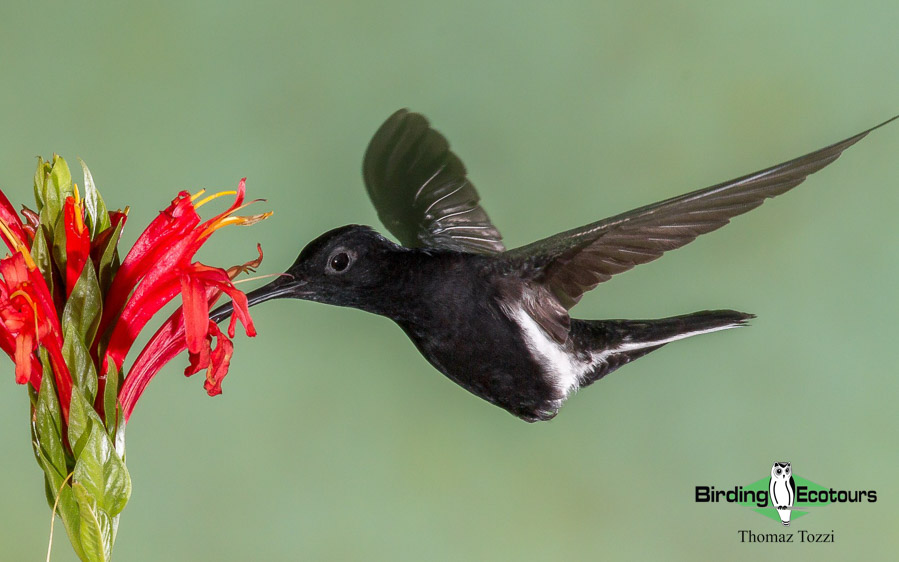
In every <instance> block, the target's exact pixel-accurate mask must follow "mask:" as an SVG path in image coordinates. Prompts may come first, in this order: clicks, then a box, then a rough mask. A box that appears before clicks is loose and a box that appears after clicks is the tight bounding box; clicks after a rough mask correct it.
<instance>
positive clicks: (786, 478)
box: [768, 462, 796, 527]
mask: <svg viewBox="0 0 899 562" xmlns="http://www.w3.org/2000/svg"><path fill="white" fill-rule="evenodd" d="M768 493H769V498H770V501H771V505H773V506H774V507H776V508H777V513H778V515H780V521H781V523H783V524H784V527H788V526H789V525H790V513H791V512H790V510H791V509H792V507H793V499H794V498H795V497H796V483H795V482H793V474H792V471H791V470H790V463H788V462H776V463H774V466H773V467H771V481H770V482H769V483H768Z"/></svg>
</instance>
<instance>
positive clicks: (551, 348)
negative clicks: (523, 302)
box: [507, 306, 596, 397]
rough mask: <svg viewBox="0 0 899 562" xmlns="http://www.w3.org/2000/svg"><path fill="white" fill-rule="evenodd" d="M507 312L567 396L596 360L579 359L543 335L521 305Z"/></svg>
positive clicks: (529, 346) (537, 357) (529, 347)
mask: <svg viewBox="0 0 899 562" xmlns="http://www.w3.org/2000/svg"><path fill="white" fill-rule="evenodd" d="M507 312H508V314H509V317H510V318H512V320H514V321H515V323H516V324H518V326H519V327H520V328H521V333H522V334H524V342H525V344H526V345H527V346H528V350H529V351H530V352H531V355H532V356H533V357H534V359H536V360H537V362H538V363H540V365H541V366H542V367H543V369H544V371H546V372H547V374H549V375H550V376H551V377H552V378H553V380H555V381H556V385H557V387H558V388H559V390H561V391H562V394H563V395H564V396H566V397H567V396H568V394H570V393H571V392H572V391H575V390H577V389H578V387H579V386H580V379H581V377H582V376H584V375H585V374H586V373H587V371H589V370H590V368H591V367H592V366H593V365H595V364H596V363H595V360H594V361H593V362H586V361H578V360H577V358H576V357H575V356H574V354H573V353H570V352H569V351H568V350H566V349H565V348H564V347H563V346H561V345H559V344H558V343H556V341H555V340H553V339H552V338H550V337H549V336H548V335H546V332H544V331H543V328H541V327H540V325H539V324H537V322H536V321H535V320H534V319H533V318H531V315H530V314H528V313H527V312H525V310H524V308H522V307H521V306H515V307H514V308H511V307H510V308H509V309H508V311H507Z"/></svg>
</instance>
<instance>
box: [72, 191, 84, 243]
mask: <svg viewBox="0 0 899 562" xmlns="http://www.w3.org/2000/svg"><path fill="white" fill-rule="evenodd" d="M74 185H75V232H78V233H79V234H80V233H82V232H84V217H82V216H81V195H80V194H79V193H78V184H77V183H76V184H74Z"/></svg>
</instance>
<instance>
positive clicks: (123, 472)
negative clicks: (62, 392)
mask: <svg viewBox="0 0 899 562" xmlns="http://www.w3.org/2000/svg"><path fill="white" fill-rule="evenodd" d="M76 416H79V423H80V422H81V421H83V420H84V419H86V420H87V424H86V425H87V427H86V428H85V429H84V430H83V433H82V435H81V436H79V439H78V440H77V441H78V443H79V445H80V444H81V443H82V442H83V446H80V447H79V446H78V445H76V446H75V447H74V448H75V449H76V452H75V458H76V461H75V475H74V480H75V481H76V482H78V483H80V484H82V485H83V486H84V487H85V488H86V489H87V490H88V491H89V492H90V494H91V496H92V497H93V498H95V500H96V502H97V505H98V506H99V507H100V508H101V509H102V510H103V511H105V512H106V513H108V514H109V515H110V516H114V515H118V514H119V513H121V511H122V510H123V509H124V508H125V504H127V503H128V499H129V498H130V497H131V476H130V475H129V474H128V469H127V468H126V467H125V461H124V460H123V459H122V457H120V456H119V454H118V453H117V452H116V450H115V447H114V446H113V443H112V441H111V440H110V439H109V435H107V434H106V429H105V427H104V426H103V422H101V421H100V416H98V415H97V412H95V411H94V410H93V408H91V406H90V404H88V403H87V401H86V400H85V398H84V396H83V395H82V394H81V393H80V392H77V391H73V392H72V406H71V408H70V409H69V440H70V442H71V440H72V438H73V435H72V425H73V423H72V420H73V419H75V418H76ZM81 416H83V417H81ZM78 429H81V428H78ZM76 431H77V430H76ZM83 435H87V438H86V439H84V437H83Z"/></svg>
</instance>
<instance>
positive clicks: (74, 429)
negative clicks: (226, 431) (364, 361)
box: [0, 155, 271, 560]
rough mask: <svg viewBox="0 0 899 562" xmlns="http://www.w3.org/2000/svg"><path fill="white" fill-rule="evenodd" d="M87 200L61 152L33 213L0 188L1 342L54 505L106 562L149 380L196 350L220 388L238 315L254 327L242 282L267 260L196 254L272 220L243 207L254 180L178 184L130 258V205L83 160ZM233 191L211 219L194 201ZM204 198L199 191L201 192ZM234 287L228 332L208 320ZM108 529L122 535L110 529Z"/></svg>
mask: <svg viewBox="0 0 899 562" xmlns="http://www.w3.org/2000/svg"><path fill="white" fill-rule="evenodd" d="M82 167H83V168H84V187H85V191H84V193H85V198H84V200H83V201H82V199H81V197H80V194H79V193H78V187H77V186H74V185H73V184H72V181H71V173H70V171H69V168H68V165H67V164H66V162H65V160H63V159H62V158H60V157H58V156H55V155H54V157H53V159H52V161H50V162H44V161H43V160H42V159H39V160H38V170H37V173H36V174H35V180H34V192H35V199H36V201H37V210H36V211H32V210H29V209H27V208H26V209H23V211H22V216H23V217H24V219H25V221H24V222H23V220H22V219H21V218H20V217H19V215H18V214H17V213H16V212H15V210H14V209H13V207H12V205H10V203H9V201H8V200H7V198H6V196H5V195H3V193H2V192H0V239H2V242H3V243H4V244H6V247H7V248H9V251H10V255H9V256H7V257H5V258H2V259H0V350H2V351H3V352H5V353H6V354H7V355H8V356H9V357H10V358H11V359H12V360H13V362H14V363H15V379H16V382H17V383H19V384H25V385H28V386H29V387H30V388H29V397H30V398H31V419H30V422H31V423H30V425H31V438H32V441H31V442H32V445H33V449H34V454H35V458H36V460H37V463H38V465H39V466H40V468H41V470H43V472H44V485H45V489H46V490H48V491H49V492H52V493H53V494H55V497H53V496H51V495H50V494H49V493H48V500H49V504H50V506H51V508H52V509H53V510H54V512H55V513H56V514H58V515H59V516H60V517H62V519H63V520H64V522H65V527H66V530H67V532H68V534H69V539H70V540H71V542H72V546H73V547H74V549H75V553H76V554H77V555H78V556H79V557H80V558H81V559H82V560H99V559H103V560H107V559H108V557H109V553H110V552H111V551H112V546H113V541H114V540H115V531H114V530H115V529H116V526H117V525H118V518H119V514H120V513H121V512H122V510H123V509H124V507H125V504H126V503H127V502H128V499H129V498H130V496H131V477H130V475H129V473H128V469H127V467H126V466H125V449H124V442H125V432H124V428H125V425H126V423H127V421H128V419H129V418H130V416H131V414H132V412H133V411H134V407H135V405H136V403H137V401H138V399H139V398H140V396H141V393H142V392H143V391H144V389H145V388H146V387H147V384H149V382H150V381H151V380H152V379H153V377H154V376H155V375H156V374H157V373H158V372H159V371H160V369H161V368H162V367H163V365H164V364H165V363H167V362H168V361H170V360H171V359H173V358H174V357H175V356H176V355H177V354H179V353H181V352H182V351H184V350H187V352H188V358H189V361H188V363H189V364H188V367H187V369H185V374H186V375H188V376H189V375H192V374H194V373H196V372H198V371H200V370H201V369H205V370H206V383H205V385H204V386H205V388H206V392H207V393H208V394H209V395H210V396H215V395H216V394H220V393H221V391H222V379H224V377H225V375H226V374H227V372H228V368H229V366H230V363H231V357H232V354H233V353H234V344H233V342H232V341H231V338H233V337H234V332H235V328H236V323H237V322H240V323H242V324H243V325H244V330H245V332H246V333H247V335H249V336H255V335H256V329H255V328H254V326H253V320H252V318H250V313H249V310H248V308H247V298H246V296H245V295H244V294H243V293H242V292H241V291H239V290H237V289H236V288H235V286H234V284H233V283H232V279H233V278H234V276H236V275H237V274H238V273H239V272H242V271H247V270H252V268H254V267H256V266H258V265H259V263H260V262H261V261H262V249H261V248H259V258H258V259H256V260H253V261H251V262H249V263H246V264H244V265H243V266H240V267H233V268H231V269H229V270H228V271H225V270H223V269H219V268H215V267H210V266H207V265H204V264H202V263H199V262H195V261H194V256H195V254H196V253H197V251H198V250H199V249H200V247H201V246H202V245H203V244H204V243H206V241H208V240H209V238H210V236H211V235H212V234H213V233H214V232H215V231H216V230H218V229H219V228H222V227H224V226H227V225H230V224H238V225H248V224H253V223H255V222H257V221H259V220H261V219H264V218H266V217H268V216H269V215H271V213H265V214H261V215H255V216H240V215H238V212H239V211H240V210H241V209H243V208H244V207H245V205H244V195H245V188H246V184H245V181H246V180H244V179H242V180H241V181H240V183H239V185H238V187H237V189H236V190H235V191H228V192H222V193H217V194H215V195H211V196H208V197H206V198H205V199H200V196H201V195H202V194H203V192H202V191H201V192H200V193H198V194H196V195H194V196H191V195H190V194H188V193H187V192H181V193H179V194H178V196H177V197H175V199H174V200H173V201H172V203H171V204H170V205H169V206H168V207H167V208H166V209H164V210H163V211H161V212H160V213H159V215H158V216H157V217H155V218H154V219H153V220H152V221H151V222H150V224H149V225H148V226H147V228H146V229H145V230H144V231H143V232H142V233H141V234H140V236H138V238H137V242H136V243H135V244H134V246H133V247H132V248H131V250H130V251H129V252H128V253H127V255H126V256H125V258H124V260H121V261H120V259H119V253H118V249H117V246H118V242H119V239H120V237H121V234H122V230H123V228H124V226H125V220H126V218H127V212H128V210H127V208H126V210H125V212H122V211H113V212H109V211H108V210H107V208H106V204H105V203H104V201H103V199H102V198H101V197H100V194H99V192H98V191H97V189H96V187H95V185H94V181H93V177H92V176H91V174H90V171H89V170H88V169H87V166H85V165H84V163H83V162H82ZM222 195H234V196H235V197H234V201H233V203H232V204H231V205H230V206H229V207H228V208H227V209H226V210H225V211H223V212H221V213H219V214H217V215H215V216H213V217H212V218H211V219H209V220H206V221H204V220H203V219H201V218H200V215H199V214H198V213H197V209H199V208H200V207H202V206H203V205H204V204H206V203H207V202H209V201H212V200H213V199H216V198H217V197H220V196H222ZM198 199H200V200H199V201H198ZM178 294H181V295H182V304H183V306H181V307H180V308H178V309H177V310H175V312H174V313H173V314H171V316H169V318H168V319H167V320H166V321H165V322H163V324H162V326H161V327H160V328H159V330H157V331H156V333H155V334H154V335H153V337H151V338H150V341H149V342H148V344H147V345H146V347H145V348H144V349H143V350H142V351H141V352H140V353H139V354H138V357H137V360H136V361H135V362H134V364H133V365H131V368H130V369H126V368H125V362H126V358H127V356H128V354H129V352H130V350H131V348H132V347H133V346H134V342H135V341H136V340H137V338H138V335H139V333H140V332H141V331H142V330H143V329H144V328H145V327H146V325H147V324H148V323H149V322H150V321H151V320H152V319H153V317H154V316H155V315H156V314H157V313H158V312H159V310H160V309H162V307H164V306H165V305H166V304H168V303H169V302H171V301H172V300H173V299H175V298H176V297H177V295H178ZM225 294H226V295H228V296H229V297H230V298H231V300H232V302H233V307H234V310H235V313H234V314H233V315H232V317H231V323H230V324H229V326H228V330H227V335H226V334H224V333H222V330H220V329H219V327H218V325H217V324H215V323H214V322H213V321H212V320H211V319H210V317H209V314H210V312H209V311H210V307H211V306H212V305H213V304H214V303H215V302H216V301H217V300H218V299H219V298H220V297H221V296H222V295H225ZM110 529H112V530H113V531H112V532H110Z"/></svg>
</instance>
